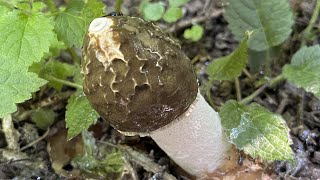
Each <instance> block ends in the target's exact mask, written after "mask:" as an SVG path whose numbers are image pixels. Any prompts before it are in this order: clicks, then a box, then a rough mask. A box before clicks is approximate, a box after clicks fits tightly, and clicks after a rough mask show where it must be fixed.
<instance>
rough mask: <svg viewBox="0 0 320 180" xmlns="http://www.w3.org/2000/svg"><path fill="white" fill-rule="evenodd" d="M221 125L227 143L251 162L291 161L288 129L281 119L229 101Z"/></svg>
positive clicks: (263, 109)
mask: <svg viewBox="0 0 320 180" xmlns="http://www.w3.org/2000/svg"><path fill="white" fill-rule="evenodd" d="M219 114H220V116H221V123H222V125H223V126H224V128H225V131H226V133H227V136H228V140H229V142H230V143H232V144H234V145H236V147H237V148H238V149H240V150H243V151H244V152H245V153H247V154H249V155H251V156H252V157H253V158H257V157H260V158H262V159H263V160H266V161H274V160H292V159H293V152H292V150H291V148H290V145H291V144H292V142H291V139H290V138H289V129H288V127H287V125H286V123H285V121H284V120H283V119H282V117H281V116H279V115H276V114H274V113H272V112H269V111H268V110H266V109H265V108H263V107H261V106H260V105H258V104H256V103H253V104H250V105H249V106H245V105H241V104H239V103H237V102H236V101H234V100H231V101H228V102H227V103H226V104H224V106H222V108H221V110H220V113H219Z"/></svg>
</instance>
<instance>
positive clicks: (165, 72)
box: [82, 16, 198, 133]
mask: <svg viewBox="0 0 320 180" xmlns="http://www.w3.org/2000/svg"><path fill="white" fill-rule="evenodd" d="M82 54H83V59H84V62H83V63H82V72H83V74H84V93H85V94H86V96H87V98H88V100H89V102H90V104H91V105H92V107H93V108H94V109H95V110H96V111H97V112H98V113H99V114H100V116H101V117H102V118H103V119H105V120H107V121H108V122H109V123H110V124H111V125H112V126H113V127H114V128H115V129H117V130H119V131H123V132H134V133H148V132H151V131H154V130H157V129H158V128H160V127H163V126H165V125H167V124H169V123H170V122H171V121H173V120H174V119H176V118H177V117H178V116H180V115H181V114H183V113H184V112H185V111H186V110H187V109H188V107H189V106H190V104H192V102H193V101H194V100H195V98H196V96H197V92H198V83H197V79H196V75H195V73H194V71H193V68H192V65H191V63H190V60H189V59H188V57H187V56H186V55H185V54H184V53H183V52H182V51H181V48H180V46H179V45H178V44H177V43H176V42H175V41H174V40H172V39H171V38H170V37H169V36H168V35H167V34H165V33H164V32H162V30H161V29H160V28H159V27H157V26H155V25H154V24H152V23H150V22H146V21H144V20H142V19H140V18H136V17H129V16H108V17H102V18H97V19H95V20H93V21H92V22H91V24H90V26H89V31H88V33H87V34H86V36H85V40H84V45H83V49H82Z"/></svg>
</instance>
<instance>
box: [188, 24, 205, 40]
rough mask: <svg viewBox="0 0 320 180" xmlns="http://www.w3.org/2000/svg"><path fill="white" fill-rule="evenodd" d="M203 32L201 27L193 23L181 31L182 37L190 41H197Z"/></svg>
mask: <svg viewBox="0 0 320 180" xmlns="http://www.w3.org/2000/svg"><path fill="white" fill-rule="evenodd" d="M203 32H204V29H203V27H202V26H200V25H197V24H195V25H193V26H192V27H191V28H189V29H186V30H185V31H184V32H183V37H184V38H186V39H189V40H191V41H199V40H200V39H201V38H202V36H203Z"/></svg>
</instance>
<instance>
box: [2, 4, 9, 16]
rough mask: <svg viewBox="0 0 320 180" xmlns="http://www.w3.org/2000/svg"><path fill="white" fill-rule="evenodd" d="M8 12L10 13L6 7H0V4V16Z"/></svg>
mask: <svg viewBox="0 0 320 180" xmlns="http://www.w3.org/2000/svg"><path fill="white" fill-rule="evenodd" d="M9 11H10V9H9V8H7V7H6V6H2V5H1V4H0V15H1V16H3V15H5V14H7V13H8V12H9Z"/></svg>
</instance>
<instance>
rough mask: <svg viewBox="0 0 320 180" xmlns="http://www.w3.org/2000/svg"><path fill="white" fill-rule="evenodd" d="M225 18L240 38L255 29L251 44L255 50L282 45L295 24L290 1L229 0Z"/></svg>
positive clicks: (237, 37)
mask: <svg viewBox="0 0 320 180" xmlns="http://www.w3.org/2000/svg"><path fill="white" fill-rule="evenodd" d="M225 18H226V20H227V21H228V23H229V28H230V29H231V31H232V33H233V34H234V35H235V37H236V39H237V40H241V39H243V38H244V37H245V32H246V31H254V32H253V34H252V38H250V40H249V43H248V46H249V48H250V49H253V50H256V51H262V50H266V49H268V48H269V47H273V46H277V45H279V44H281V43H282V42H283V41H285V40H286V39H287V38H288V36H289V35H290V33H291V31H292V29H291V26H292V25H293V23H294V21H293V15H292V12H291V11H290V7H289V3H288V1H287V0H268V1H264V0H241V1H239V0H229V5H228V6H227V8H226V13H225Z"/></svg>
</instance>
